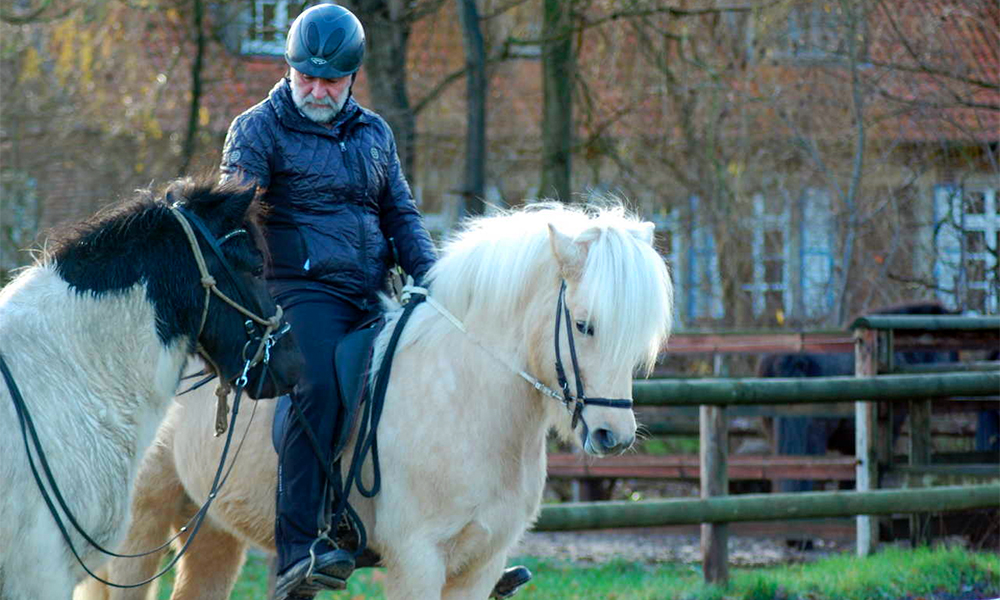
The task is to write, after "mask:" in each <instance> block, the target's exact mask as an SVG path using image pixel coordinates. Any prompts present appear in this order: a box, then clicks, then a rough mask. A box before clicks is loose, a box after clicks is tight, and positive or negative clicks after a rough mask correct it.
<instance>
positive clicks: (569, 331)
mask: <svg viewBox="0 0 1000 600" xmlns="http://www.w3.org/2000/svg"><path fill="white" fill-rule="evenodd" d="M411 293H413V294H421V295H423V296H424V297H425V301H426V302H427V304H429V305H431V306H433V307H434V309H435V310H436V311H438V312H439V313H440V314H441V315H442V316H443V317H444V318H446V319H447V320H448V321H449V322H450V323H451V324H452V325H454V326H455V328H456V329H458V330H459V331H461V332H462V333H464V334H465V335H466V336H467V337H468V338H469V339H470V340H471V341H472V342H473V343H474V344H476V345H477V346H479V347H480V348H482V349H483V350H485V351H486V353H487V354H489V355H490V356H492V357H493V358H494V359H495V360H496V361H497V362H499V363H501V364H503V365H504V366H506V367H507V368H508V369H510V370H511V371H513V372H514V373H516V374H517V375H518V376H519V377H521V378H522V379H524V380H525V381H527V382H528V383H529V384H531V386H532V387H534V388H535V389H536V390H538V391H539V392H541V393H542V394H543V395H545V396H548V397H549V398H552V399H554V400H558V401H559V402H560V403H562V405H563V406H564V407H565V408H566V410H567V411H569V413H570V414H571V415H573V425H572V426H573V427H574V428H575V427H576V425H577V423H578V422H580V421H581V420H582V421H583V426H584V428H585V429H587V430H589V427H588V426H587V422H586V420H584V419H583V409H584V408H586V407H587V406H589V405H594V406H607V407H610V408H628V409H631V408H632V400H630V399H628V398H599V397H588V396H587V395H586V394H585V393H584V386H583V375H582V374H581V373H580V365H579V362H578V361H577V357H576V342H575V340H574V337H573V327H572V326H571V325H570V323H572V321H571V319H570V314H569V307H568V306H567V305H566V280H563V281H562V285H561V286H560V287H559V299H558V300H557V301H556V326H555V335H554V336H553V337H554V342H555V351H556V363H555V369H556V377H557V378H558V380H559V387H560V389H561V390H562V393H561V394H560V393H559V392H557V391H555V390H553V389H552V388H550V387H549V386H547V385H545V384H544V383H542V381H541V380H539V379H538V378H537V377H535V376H534V375H532V374H531V373H528V372H527V371H525V370H524V369H519V368H517V367H515V366H514V365H512V364H511V363H510V362H509V361H508V360H506V359H504V358H503V357H501V356H500V355H499V354H497V352H495V351H494V350H493V349H492V348H490V347H489V346H487V345H485V344H483V343H482V342H480V341H479V340H478V339H477V338H476V337H475V336H473V335H472V334H471V333H469V331H468V329H467V328H466V327H465V324H464V323H462V321H461V320H460V319H459V318H458V317H456V316H455V315H453V314H451V312H450V311H449V310H448V309H447V308H445V307H444V306H443V305H442V304H441V303H440V302H438V301H436V300H434V298H432V297H431V296H430V295H429V294H428V292H427V289H426V288H422V287H416V286H412V285H408V286H406V287H404V288H403V299H404V301H405V299H406V298H407V296H408V295H409V294H411ZM563 315H565V321H566V339H567V341H568V342H569V352H570V360H571V364H572V366H573V375H574V378H575V379H576V395H575V396H574V395H573V394H572V393H571V392H570V387H569V380H568V379H567V377H566V369H565V368H564V367H563V361H562V356H561V352H560V349H559V332H560V329H561V328H562V321H563Z"/></svg>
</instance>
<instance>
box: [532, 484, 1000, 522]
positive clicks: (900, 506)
mask: <svg viewBox="0 0 1000 600" xmlns="http://www.w3.org/2000/svg"><path fill="white" fill-rule="evenodd" d="M998 503H1000V484H989V485H971V486H969V485H960V486H942V487H936V488H926V489H916V490H873V491H869V492H799V493H794V494H745V495H741V496H716V497H713V498H706V499H690V500H687V499H684V500H644V501H642V502H625V501H615V502H578V503H567V504H555V505H549V506H545V507H543V508H542V514H541V517H540V518H539V519H538V522H537V523H536V524H535V530H536V531H572V530H581V529H613V528H617V527H657V526H662V525H684V524H692V523H732V522H736V521H777V520H785V519H811V518H817V517H847V516H854V515H892V514H901V513H913V512H942V511H944V510H949V511H954V510H968V509H973V508H990V507H995V506H997V504H998ZM942 507H947V509H944V508H942Z"/></svg>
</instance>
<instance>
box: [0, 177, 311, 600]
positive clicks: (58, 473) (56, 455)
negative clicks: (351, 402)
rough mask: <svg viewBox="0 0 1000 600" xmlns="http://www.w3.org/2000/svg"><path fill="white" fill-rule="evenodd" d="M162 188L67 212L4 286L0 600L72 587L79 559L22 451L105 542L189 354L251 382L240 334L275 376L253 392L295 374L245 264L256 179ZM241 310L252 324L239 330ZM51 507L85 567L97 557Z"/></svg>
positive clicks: (112, 543) (116, 538)
mask: <svg viewBox="0 0 1000 600" xmlns="http://www.w3.org/2000/svg"><path fill="white" fill-rule="evenodd" d="M168 197H169V200H170V201H171V202H172V203H173V204H172V205H168V204H167V203H165V202H163V201H157V200H154V199H153V197H152V195H151V194H149V193H143V194H141V196H140V198H139V199H138V200H137V201H135V202H130V203H128V204H125V205H123V206H121V207H119V208H117V209H115V210H113V211H109V212H108V213H106V214H104V215H99V218H95V219H93V220H91V221H90V222H87V223H84V224H81V225H79V226H77V227H76V228H75V229H74V230H73V231H71V232H68V235H67V236H66V237H65V238H63V239H60V240H56V241H54V242H53V249H52V250H51V251H50V252H48V253H47V254H46V255H45V256H44V257H43V258H42V260H41V261H39V262H38V264H36V265H35V266H32V267H30V268H28V269H26V270H24V271H23V272H22V273H21V274H20V275H19V276H18V277H17V278H16V279H15V280H14V281H13V282H11V283H10V285H8V286H7V287H5V288H4V289H3V291H2V292H0V355H2V357H3V360H4V365H5V366H6V367H7V370H8V371H9V373H10V375H11V376H12V378H11V379H10V380H8V379H5V380H4V381H2V382H0V457H2V458H0V481H2V482H3V484H2V485H3V489H4V491H3V495H2V497H0V598H2V599H3V600H43V599H44V600H51V599H59V598H62V599H67V598H69V597H70V596H71V594H72V591H73V587H74V585H76V584H77V582H78V581H79V580H80V579H81V578H82V577H83V576H84V573H85V570H84V568H83V567H81V566H80V564H78V562H77V560H76V558H75V557H74V555H73V553H74V550H73V549H71V547H70V543H68V542H67V541H66V539H64V536H63V534H62V533H61V532H60V530H59V528H58V526H57V524H56V520H55V518H54V517H53V515H52V514H51V513H50V510H49V508H47V506H46V503H45V500H44V499H43V494H42V492H41V491H40V489H39V487H38V485H37V484H36V481H35V475H34V474H33V471H32V469H33V467H32V464H31V463H33V465H34V469H35V470H36V472H37V473H38V474H39V475H38V476H40V477H42V478H43V480H45V481H46V484H45V486H46V493H47V494H48V496H49V497H50V498H52V502H54V503H55V504H57V505H58V503H59V501H58V498H57V497H56V491H55V489H53V488H52V487H51V484H50V481H49V480H48V479H47V477H46V475H45V474H44V468H43V463H42V462H41V461H42V460H43V457H44V459H47V464H48V466H49V467H50V468H51V473H52V478H53V479H54V481H55V482H56V485H57V486H58V489H59V491H60V492H61V495H62V497H63V498H64V499H65V504H66V507H67V508H68V510H69V511H71V513H72V514H73V515H74V516H75V519H76V521H77V522H78V524H79V526H80V530H82V531H83V532H84V533H86V534H87V535H88V536H89V537H90V538H91V539H92V540H93V541H94V542H96V543H97V544H99V545H101V546H103V547H105V548H114V547H116V546H118V545H119V543H120V542H121V539H122V537H123V535H124V534H125V532H126V530H127V528H128V523H129V507H130V501H131V495H130V489H131V487H132V480H133V479H134V477H135V474H136V472H137V471H138V468H139V464H140V462H141V459H142V457H143V455H144V453H145V451H146V449H147V447H148V446H149V444H150V442H151V441H152V439H153V437H154V435H155V434H156V431H157V429H158V427H159V425H160V422H161V421H162V419H163V416H164V415H165V413H166V411H167V407H168V406H169V405H170V403H171V399H172V398H173V396H174V394H175V393H176V390H177V384H178V380H179V378H180V375H181V372H182V370H183V369H184V367H185V365H186V363H187V361H188V358H189V357H190V356H191V355H193V354H194V353H195V352H197V353H199V354H201V355H203V356H205V357H206V359H207V360H209V361H210V362H211V363H213V364H214V365H216V367H217V369H218V372H219V374H220V375H221V376H222V378H223V379H225V380H233V379H236V378H237V377H238V376H240V375H241V373H244V372H247V373H248V374H249V375H250V379H251V381H254V380H255V379H256V377H257V375H259V374H260V372H261V370H262V369H264V368H265V365H264V361H258V363H259V364H257V366H255V367H253V368H252V369H250V370H249V371H247V370H245V369H244V367H250V366H251V364H250V363H248V362H245V361H244V360H243V358H242V352H243V351H244V346H246V345H247V344H248V343H249V346H248V347H249V348H250V354H252V355H253V354H256V352H254V351H255V350H256V349H257V348H261V349H262V350H263V349H267V351H268V352H269V354H270V356H269V359H270V362H269V367H270V369H269V370H270V373H271V375H272V376H271V377H270V378H265V381H264V382H263V387H262V389H261V395H274V394H280V393H282V390H288V389H290V387H291V385H293V383H294V380H295V378H296V377H297V374H298V372H299V371H300V369H301V361H302V358H301V356H300V355H299V353H298V350H297V349H296V348H295V344H294V342H293V341H292V339H291V337H284V338H283V339H279V338H277V337H275V336H274V335H273V333H274V331H275V330H276V329H277V328H278V327H279V326H280V325H281V323H280V319H270V317H271V316H272V315H274V314H275V313H276V308H275V305H274V303H273V302H272V301H271V299H270V297H269V295H268V294H267V290H266V286H265V283H264V282H263V280H261V279H260V278H259V277H256V276H254V273H255V272H256V271H257V270H258V268H259V267H260V265H261V261H262V254H261V252H260V250H259V249H258V248H259V246H258V245H257V242H259V241H260V240H261V238H260V236H259V230H258V228H257V226H256V224H255V223H254V222H253V219H254V218H255V216H256V208H255V206H256V204H255V203H253V200H254V192H253V190H248V189H240V188H235V187H232V186H228V187H215V188H212V187H210V186H207V185H197V184H195V183H193V182H191V181H188V180H184V181H180V182H177V183H175V184H174V185H173V186H172V187H171V188H170V190H168ZM195 231H198V232H199V233H195ZM227 233H229V234H230V235H228V236H227V235H226V234H227ZM218 239H222V240H223V241H222V242H221V248H220V247H219V246H218V244H219V242H217V240H218ZM211 244H216V246H215V248H216V249H218V250H219V252H218V253H216V252H215V250H213V249H212V247H211ZM196 255H197V256H200V257H201V258H200V260H199V261H196ZM199 263H200V266H199ZM227 264H228V267H227V266H226V265H227ZM226 272H228V273H229V274H228V275H223V273H226ZM212 275H215V276H217V277H218V278H219V281H218V283H214V282H213V281H212V279H213V277H212ZM222 295H225V296H226V297H228V298H230V299H232V300H233V303H234V305H238V306H241V307H242V308H243V310H245V311H246V313H247V314H243V313H240V312H238V311H237V309H235V308H234V307H233V306H230V305H227V304H225V303H223V302H222V301H220V298H221V296H222ZM210 298H211V300H210ZM248 318H250V319H251V325H252V321H253V320H254V319H256V321H257V322H258V323H260V325H253V327H252V328H251V329H252V332H251V333H250V334H249V335H250V339H248V328H247V327H246V325H245V323H244V322H245V321H246V320H247V319H248ZM275 341H277V343H276V345H274V347H270V346H271V344H274V343H275ZM264 354H265V352H262V353H261V357H263V356H264ZM12 381H13V383H12ZM15 389H16V390H19V391H20V394H16V393H14V392H13V390H15ZM19 400H23V403H21V404H18V401H19ZM28 419H30V422H29V421H28ZM31 425H33V430H32V427H31ZM33 433H37V437H35V436H34V435H33ZM28 446H31V451H30V461H29V453H28V450H27V447H28ZM38 447H40V448H41V449H42V454H39V452H38V450H37V448H38ZM58 513H59V518H60V520H61V521H62V523H63V524H64V525H65V528H66V529H65V531H66V532H67V534H68V535H69V539H70V542H71V544H72V547H73V548H75V552H77V553H78V554H79V557H80V558H81V559H82V562H83V564H85V565H86V567H87V569H91V570H93V569H96V568H97V567H98V566H100V564H102V562H104V557H103V556H102V555H101V553H100V552H99V551H98V550H97V549H96V548H95V547H94V546H93V545H91V544H90V543H88V542H86V541H84V539H83V537H82V535H81V534H80V533H79V531H77V530H75V528H74V527H73V525H72V523H71V519H70V518H69V517H68V515H67V514H66V513H65V512H64V511H63V510H62V509H58Z"/></svg>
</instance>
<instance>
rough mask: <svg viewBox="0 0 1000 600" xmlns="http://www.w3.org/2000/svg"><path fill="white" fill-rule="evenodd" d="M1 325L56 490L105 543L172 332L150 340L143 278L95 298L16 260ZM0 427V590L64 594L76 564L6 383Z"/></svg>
mask: <svg viewBox="0 0 1000 600" xmlns="http://www.w3.org/2000/svg"><path fill="white" fill-rule="evenodd" d="M0 331H2V332H3V335H2V337H0V350H2V351H3V354H4V357H5V359H6V360H7V362H8V365H9V367H10V369H11V371H12V374H13V376H14V379H15V381H16V382H17V385H18V387H19V388H20V391H21V394H22V396H23V397H24V400H25V403H26V404H27V406H28V409H29V411H30V414H31V417H32V419H33V420H34V424H35V427H36V429H37V431H38V436H39V438H40V440H41V443H42V445H43V449H44V451H45V453H46V457H47V459H48V461H49V464H50V466H51V468H52V472H53V475H54V477H55V479H56V481H57V483H58V485H59V487H60V489H61V491H62V494H63V497H64V498H66V501H67V504H68V505H69V507H70V509H71V510H72V511H73V512H74V514H75V516H76V517H77V519H78V520H79V522H80V525H81V526H82V528H83V529H84V530H85V531H87V532H88V534H89V535H91V537H93V539H94V540H95V541H96V542H98V543H100V544H101V545H103V546H105V547H108V548H114V547H115V546H117V544H118V543H119V542H120V540H121V538H122V536H123V535H124V534H125V532H126V530H127V526H128V523H129V506H130V499H131V494H130V489H131V482H132V480H133V479H134V476H135V474H136V471H137V470H138V468H139V464H140V461H141V459H142V456H143V453H144V452H145V450H146V448H147V447H148V446H149V444H150V442H151V441H152V440H153V437H154V435H155V433H156V430H157V427H158V426H159V424H160V422H161V420H162V418H163V416H164V414H165V413H166V410H167V408H168V406H169V404H170V401H171V398H172V396H173V394H174V393H175V390H176V385H177V380H178V377H179V374H180V371H181V369H182V368H183V366H184V363H185V360H186V353H185V351H184V348H183V347H182V344H180V343H177V344H173V345H171V346H170V347H165V346H163V345H162V344H161V343H160V342H159V341H158V339H157V336H156V324H155V317H154V311H153V308H152V306H151V305H150V302H149V301H148V300H147V298H146V295H145V289H144V287H142V286H136V287H135V288H133V289H132V290H131V291H129V292H128V293H125V294H122V295H114V296H110V297H105V298H102V299H100V300H98V299H95V298H94V297H93V296H92V295H90V294H80V293H77V292H76V291H74V290H73V289H71V288H70V286H69V285H68V284H67V283H66V282H65V281H64V280H63V279H62V278H61V277H60V276H59V275H58V274H57V273H56V271H55V269H54V267H53V266H52V265H42V266H36V267H31V268H29V269H27V270H26V271H25V272H23V273H22V274H21V275H20V276H19V277H18V278H17V279H16V280H15V281H14V282H12V283H11V284H10V285H9V286H7V287H6V288H4V290H3V291H2V292H0ZM0 430H2V431H4V432H5V435H3V436H0V456H2V457H3V459H2V460H0V481H2V482H4V483H3V485H4V486H5V489H4V493H3V495H2V497H0V598H3V599H4V600H36V599H41V598H46V599H48V598H60V597H66V593H67V592H66V591H67V590H69V589H72V587H73V585H74V584H75V583H76V581H77V580H78V579H79V578H80V577H82V576H83V574H84V571H83V570H82V569H81V568H80V567H79V565H77V564H76V560H75V559H74V558H73V557H72V555H71V554H70V552H69V549H68V547H67V546H66V543H65V542H64V541H63V538H62V535H61V534H60V533H59V530H58V529H57V527H56V524H55V521H54V520H53V518H52V516H51V515H50V514H49V510H48V508H47V507H46V505H45V503H44V501H43V499H42V496H41V494H40V493H39V491H38V489H37V487H36V483H35V481H34V480H33V478H32V476H31V474H30V470H29V466H28V459H27V456H26V454H25V447H24V442H23V439H22V437H21V435H20V433H19V432H20V426H19V424H18V419H17V415H16V413H15V411H14V406H13V404H12V402H11V396H10V392H9V390H8V389H7V386H6V385H2V386H0ZM37 463H38V461H37V458H36V464H37ZM38 468H39V472H41V467H40V466H39V467H38ZM64 520H65V517H64ZM72 539H73V542H74V545H75V546H76V548H77V549H78V551H79V552H80V553H81V556H82V558H83V559H84V562H85V563H86V564H87V565H88V567H90V568H91V569H96V568H97V567H98V566H100V564H101V562H103V561H102V557H101V556H100V555H99V554H97V553H96V551H94V550H93V548H92V547H90V546H89V544H87V543H85V542H84V541H83V540H82V538H81V537H80V536H79V535H77V534H74V535H73V536H72ZM40 559H41V560H42V562H39V560H40ZM71 564H72V565H73V566H74V568H73V569H72V570H70V569H68V568H67V565H71Z"/></svg>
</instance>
